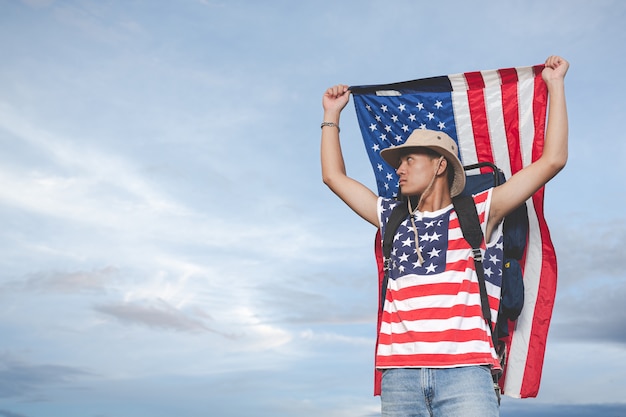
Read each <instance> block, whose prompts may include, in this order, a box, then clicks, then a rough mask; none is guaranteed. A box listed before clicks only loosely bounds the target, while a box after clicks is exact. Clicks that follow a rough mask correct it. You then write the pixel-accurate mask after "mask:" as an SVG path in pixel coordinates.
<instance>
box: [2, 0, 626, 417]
mask: <svg viewBox="0 0 626 417" xmlns="http://www.w3.org/2000/svg"><path fill="white" fill-rule="evenodd" d="M625 19H626V3H624V2H622V1H617V0H616V1H608V0H597V1H594V2H589V1H578V0H570V1H565V0H562V1H557V0H542V1H509V0H504V1H497V0H493V1H474V2H467V1H461V0H459V1H453V0H442V1H439V2H425V1H409V0H392V1H367V0H365V1H363V0H362V1H348V0H347V1H339V0H337V1H328V0H315V1H311V0H303V1H297V2H295V1H279V0H268V1H252V0H248V1H243V0H229V1H226V0H178V1H173V0H171V1H166V0H150V1H149V0H127V1H121V0H117V1H116V0H109V1H106V0H21V1H20V0H0V51H1V53H2V55H1V59H0V216H1V218H2V222H1V223H0V224H1V227H0V250H1V251H2V256H0V417H48V416H60V417H79V416H80V417H143V416H150V417H160V416H172V415H176V416H186V417H196V416H206V415H210V416H215V417H231V416H248V415H254V416H259V417H264V416H273V417H281V416H298V417H309V416H319V415H324V416H327V417H344V416H353V417H369V416H376V415H379V414H380V403H379V399H378V398H377V397H374V396H373V395H372V393H373V357H374V342H375V334H376V329H375V318H376V308H377V307H376V303H377V289H376V282H377V281H376V280H377V278H376V266H375V259H374V256H373V240H374V233H375V230H374V229H373V228H372V227H371V226H370V225H368V224H367V223H366V222H364V221H363V220H361V219H359V218H358V217H357V216H355V215H354V214H353V213H352V212H351V211H350V210H349V209H348V208H347V207H346V206H345V205H344V204H343V203H342V202H341V201H340V200H339V199H337V198H336V197H335V196H334V195H333V194H332V193H331V192H330V191H329V190H328V189H327V188H326V187H325V186H324V185H323V183H322V181H321V175H320V168H319V138H320V128H319V124H320V122H321V121H322V107H321V97H322V94H323V92H324V90H325V89H326V88H327V87H329V86H331V85H334V84H337V83H345V84H349V85H364V84H380V83H391V82H399V81H406V80H412V79H417V78H424V77H430V76H438V75H444V74H452V73H459V72H465V71H475V70H485V69H496V68H506V67H513V66H527V65H534V64H540V63H543V62H544V60H545V59H546V57H547V56H549V55H552V54H557V55H561V56H563V57H565V58H566V59H567V60H568V61H569V62H570V64H571V67H570V70H569V73H568V75H567V78H566V95H567V99H568V110H569V117H570V154H569V161H568V165H567V166H566V168H565V169H564V170H563V171H562V172H561V173H560V174H559V176H557V177H556V178H555V179H554V180H553V181H551V182H550V183H549V184H548V186H547V189H546V201H545V215H546V219H547V221H548V224H549V227H550V230H551V235H552V240H553V242H554V245H555V248H556V252H557V257H558V268H559V283H558V291H557V299H556V303H555V308H554V314H553V318H552V324H551V328H550V335H549V338H548V345H547V349H546V356H545V363H544V369H543V378H542V384H541V390H540V392H539V395H538V397H537V398H536V399H523V400H517V399H511V398H505V399H504V400H503V403H502V407H501V415H502V416H503V417H523V416H536V415H544V416H552V417H560V416H592V415H606V416H615V417H617V416H620V417H623V416H626V396H624V393H625V392H626V324H625V323H626V308H625V307H624V304H623V301H622V300H623V299H624V298H626V272H624V269H623V268H622V262H621V261H622V260H623V255H622V254H623V253H624V250H623V248H622V245H623V244H624V243H625V241H626V214H625V213H624V211H623V207H624V206H625V205H626V193H624V191H625V190H626V180H625V179H624V175H623V171H622V169H621V168H622V167H623V161H625V160H626V145H625V143H626V142H625V141H624V133H623V129H621V122H622V117H623V115H624V114H626V108H625V106H624V100H623V95H624V89H625V87H626V82H625V81H624V77H623V68H625V67H626V62H625V58H624V54H623V46H624V45H625V44H626V29H625V28H624V25H623V22H624V20H625ZM341 134H342V143H343V148H344V156H345V159H346V165H347V167H348V172H349V174H350V175H351V176H353V177H355V178H357V179H358V180H360V181H361V182H363V183H365V184H366V185H368V186H370V187H371V188H372V189H374V187H375V182H374V176H373V173H372V170H371V167H370V166H369V160H368V158H367V155H366V152H365V149H364V146H363V143H362V140H361V136H360V132H359V128H358V124H357V121H356V116H355V112H354V107H353V105H352V103H350V104H349V105H348V106H347V107H346V109H345V111H344V112H343V115H342V119H341Z"/></svg>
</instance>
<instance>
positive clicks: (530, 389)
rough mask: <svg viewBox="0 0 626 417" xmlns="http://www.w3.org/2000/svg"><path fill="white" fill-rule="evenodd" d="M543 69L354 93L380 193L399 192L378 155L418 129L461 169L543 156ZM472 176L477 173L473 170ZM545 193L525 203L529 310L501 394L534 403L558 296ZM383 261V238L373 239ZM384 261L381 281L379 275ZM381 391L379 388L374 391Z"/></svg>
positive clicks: (505, 165)
mask: <svg viewBox="0 0 626 417" xmlns="http://www.w3.org/2000/svg"><path fill="white" fill-rule="evenodd" d="M542 70H543V65H536V66H529V67H518V68H506V69H499V70H487V71H476V72H467V73H462V74H453V75H447V76H440V77H432V78H424V79H419V80H413V81H406V82H400V83H393V84H385V85H369V86H357V87H354V86H353V87H350V90H351V92H352V95H353V98H354V104H355V108H356V113H357V118H358V121H359V126H360V128H361V132H362V135H363V140H364V143H365V147H366V149H367V152H368V155H369V158H370V161H371V164H372V167H373V169H374V173H375V176H376V183H377V187H378V193H379V195H381V196H384V197H393V196H395V195H397V192H398V179H397V176H396V173H395V171H394V170H393V169H392V168H391V167H390V166H388V165H387V164H386V163H385V162H384V161H383V160H382V158H381V157H380V151H381V150H382V149H384V148H386V147H389V146H395V145H399V144H402V143H404V141H405V140H406V139H407V137H408V136H409V134H410V133H411V132H412V131H413V130H414V129H425V128H426V129H432V130H441V131H443V132H445V133H447V134H448V135H450V136H451V137H452V138H453V139H454V140H455V141H456V142H457V143H458V145H459V152H460V155H459V157H460V159H461V162H462V163H463V164H464V165H470V164H474V163H477V162H491V163H494V164H495V165H496V166H498V167H499V168H500V169H501V170H502V171H503V172H504V174H505V176H506V177H507V178H509V177H510V176H511V175H512V174H514V173H515V172H517V171H519V170H520V169H522V168H523V167H525V166H527V165H529V164H530V163H531V162H533V161H534V160H536V159H537V158H538V157H539V156H540V155H541V152H542V149H543V140H544V131H545V122H546V105H547V89H546V86H545V83H544V82H543V80H542V78H541V71H542ZM469 174H472V172H469ZM543 200H544V189H543V188H542V189H541V190H539V191H538V192H537V193H535V195H533V196H532V198H531V199H529V200H528V201H527V202H526V206H527V210H528V217H529V235H528V242H527V246H526V252H525V254H524V257H523V259H522V261H521V265H522V268H523V271H524V288H525V289H524V291H525V293H524V296H525V299H524V308H523V310H522V313H521V315H520V317H519V318H518V320H517V323H516V326H515V327H514V328H512V329H510V341H509V352H508V360H507V365H506V368H505V372H504V378H503V380H501V385H502V387H503V392H504V393H505V394H506V395H508V396H511V397H517V398H526V397H536V396H537V393H538V391H539V385H540V381H541V373H542V368H543V360H544V354H545V347H546V341H547V336H548V328H549V324H550V319H551V316H552V308H553V305H554V297H555V293H556V276H557V268H556V255H555V252H554V247H553V245H552V241H551V238H550V232H549V230H548V226H547V224H546V221H545V219H544V211H543ZM376 242H377V243H376V244H377V248H376V253H377V259H378V260H379V261H380V256H381V255H380V253H381V251H380V237H379V236H377V238H376ZM381 266H382V264H381V263H380V262H379V278H380V277H381V273H382V268H381ZM377 391H378V386H377Z"/></svg>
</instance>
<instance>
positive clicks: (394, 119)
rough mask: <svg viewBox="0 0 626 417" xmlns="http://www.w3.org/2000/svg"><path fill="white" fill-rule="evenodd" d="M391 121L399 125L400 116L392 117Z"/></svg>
mask: <svg viewBox="0 0 626 417" xmlns="http://www.w3.org/2000/svg"><path fill="white" fill-rule="evenodd" d="M391 120H392V121H393V122H394V123H398V116H396V115H395V114H394V115H393V116H391Z"/></svg>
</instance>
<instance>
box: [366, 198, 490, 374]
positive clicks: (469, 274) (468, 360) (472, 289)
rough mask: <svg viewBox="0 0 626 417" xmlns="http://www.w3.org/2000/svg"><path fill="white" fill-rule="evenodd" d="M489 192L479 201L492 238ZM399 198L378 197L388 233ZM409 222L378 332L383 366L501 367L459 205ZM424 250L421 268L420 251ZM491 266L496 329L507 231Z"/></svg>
mask: <svg viewBox="0 0 626 417" xmlns="http://www.w3.org/2000/svg"><path fill="white" fill-rule="evenodd" d="M492 190H493V189H489V190H487V191H484V192H482V193H479V194H477V195H476V196H474V201H475V202H476V209H477V211H478V216H479V220H480V223H481V227H482V229H483V234H484V233H485V228H486V224H487V220H488V215H489V207H490V203H491V195H492V194H491V192H492ZM396 204H397V201H396V200H394V199H388V198H383V197H380V198H379V199H378V217H379V222H380V227H381V233H382V235H383V236H384V233H385V227H386V224H387V221H388V219H389V216H390V214H391V211H392V209H393V207H394V206H395V205H396ZM413 216H414V220H415V225H416V227H417V236H416V234H415V232H414V230H413V226H412V224H411V221H410V220H409V218H408V217H407V219H406V221H405V222H403V223H402V224H401V225H400V227H399V228H398V230H397V231H396V233H395V235H394V241H393V246H392V252H391V259H392V265H391V271H390V276H389V283H388V288H387V291H386V300H385V304H384V310H383V313H382V321H381V326H380V330H379V334H378V342H377V352H376V367H377V368H378V369H385V368H406V367H429V368H448V367H457V366H468V365H491V366H493V367H494V368H498V369H499V367H500V365H499V361H498V358H497V355H496V353H495V350H494V349H493V343H492V340H491V331H490V329H489V328H488V326H487V324H486V322H485V320H484V319H483V315H482V310H481V304H480V290H479V285H478V278H477V275H476V270H475V266H474V260H473V257H472V249H471V246H470V245H469V243H467V241H466V240H465V239H464V238H463V235H462V232H461V228H460V226H459V221H458V218H457V215H456V212H455V211H454V208H453V206H452V205H450V206H449V207H446V208H443V209H441V210H439V211H436V212H417V213H415V214H414V215H413ZM416 237H417V240H418V241H417V243H418V245H419V247H420V249H421V253H422V257H423V263H421V264H420V262H419V261H418V256H417V249H416ZM482 251H483V259H484V260H483V265H484V270H485V281H486V286H487V294H488V298H489V305H490V308H491V320H492V323H495V322H496V319H497V314H498V307H499V303H500V287H501V280H502V225H501V224H500V225H499V226H498V227H497V229H496V230H494V231H493V233H492V236H491V239H490V241H489V242H487V244H485V242H484V241H483V245H482Z"/></svg>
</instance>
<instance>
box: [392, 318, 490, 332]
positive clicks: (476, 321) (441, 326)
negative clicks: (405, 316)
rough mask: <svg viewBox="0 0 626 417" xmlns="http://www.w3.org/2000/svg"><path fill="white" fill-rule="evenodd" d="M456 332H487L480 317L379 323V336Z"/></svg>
mask: <svg viewBox="0 0 626 417" xmlns="http://www.w3.org/2000/svg"><path fill="white" fill-rule="evenodd" d="M449 330H452V331H457V330H459V331H460V330H481V331H483V332H486V331H487V328H486V326H485V320H484V319H483V318H482V316H474V317H459V316H454V317H450V318H448V319H428V320H411V321H408V320H405V321H403V322H402V323H381V326H380V333H381V334H394V335H401V334H404V333H407V332H445V331H449Z"/></svg>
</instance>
